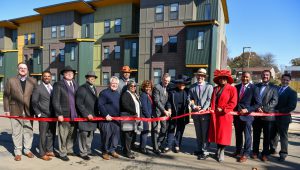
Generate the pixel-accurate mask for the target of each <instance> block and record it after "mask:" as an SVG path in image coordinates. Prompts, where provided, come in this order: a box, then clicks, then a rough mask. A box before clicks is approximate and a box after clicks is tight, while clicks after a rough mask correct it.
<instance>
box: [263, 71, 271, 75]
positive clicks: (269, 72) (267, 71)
mask: <svg viewBox="0 0 300 170" xmlns="http://www.w3.org/2000/svg"><path fill="white" fill-rule="evenodd" d="M265 72H268V73H270V75H272V73H271V71H270V70H264V71H262V72H261V74H263V73H265Z"/></svg>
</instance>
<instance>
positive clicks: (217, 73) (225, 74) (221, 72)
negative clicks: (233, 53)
mask: <svg viewBox="0 0 300 170" xmlns="http://www.w3.org/2000/svg"><path fill="white" fill-rule="evenodd" d="M221 77H227V82H228V83H229V84H232V83H233V78H232V77H231V72H230V71H229V70H215V72H214V82H215V83H216V84H219V79H220V78H221Z"/></svg>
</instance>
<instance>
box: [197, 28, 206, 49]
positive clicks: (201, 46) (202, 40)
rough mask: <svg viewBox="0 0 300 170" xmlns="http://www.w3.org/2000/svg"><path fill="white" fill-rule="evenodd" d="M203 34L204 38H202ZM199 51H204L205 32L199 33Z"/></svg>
mask: <svg viewBox="0 0 300 170" xmlns="http://www.w3.org/2000/svg"><path fill="white" fill-rule="evenodd" d="M200 34H202V36H200ZM197 49H198V50H203V49H204V32H203V31H198V34H197Z"/></svg>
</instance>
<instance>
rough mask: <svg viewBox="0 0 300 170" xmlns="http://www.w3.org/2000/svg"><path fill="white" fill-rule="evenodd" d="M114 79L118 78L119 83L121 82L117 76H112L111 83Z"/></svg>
mask: <svg viewBox="0 0 300 170" xmlns="http://www.w3.org/2000/svg"><path fill="white" fill-rule="evenodd" d="M113 80H116V81H117V83H118V84H119V82H120V80H119V78H118V77H117V76H112V77H111V78H110V79H109V83H111V82H112V81H113Z"/></svg>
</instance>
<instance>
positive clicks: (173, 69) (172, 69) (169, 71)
mask: <svg viewBox="0 0 300 170" xmlns="http://www.w3.org/2000/svg"><path fill="white" fill-rule="evenodd" d="M171 71H174V75H173V74H172V73H171ZM168 73H169V75H170V77H171V80H175V79H176V69H175V68H170V69H169V70H168Z"/></svg>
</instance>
